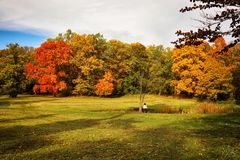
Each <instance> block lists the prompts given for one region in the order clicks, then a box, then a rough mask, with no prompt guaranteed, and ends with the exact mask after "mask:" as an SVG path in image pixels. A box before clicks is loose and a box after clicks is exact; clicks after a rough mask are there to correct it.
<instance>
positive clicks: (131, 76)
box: [123, 43, 149, 112]
mask: <svg viewBox="0 0 240 160" xmlns="http://www.w3.org/2000/svg"><path fill="white" fill-rule="evenodd" d="M148 78H149V61H148V54H147V51H146V47H145V46H144V45H142V44H141V43H132V44H131V58H130V72H128V75H127V76H126V78H125V79H124V85H123V87H124V90H125V93H129V92H130V93H139V94H140V101H139V104H140V105H139V112H142V106H143V103H144V96H145V93H146V92H147V86H148Z"/></svg>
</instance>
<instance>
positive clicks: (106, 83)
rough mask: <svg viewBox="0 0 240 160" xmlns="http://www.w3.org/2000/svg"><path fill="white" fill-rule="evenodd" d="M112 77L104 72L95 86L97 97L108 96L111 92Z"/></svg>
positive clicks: (109, 73)
mask: <svg viewBox="0 0 240 160" xmlns="http://www.w3.org/2000/svg"><path fill="white" fill-rule="evenodd" d="M112 82H113V77H112V74H111V72H105V74H104V76H103V79H100V80H99V81H98V84H97V85H96V94H97V95H99V96H109V95H111V94H112V92H113V89H114V87H113V83H112Z"/></svg>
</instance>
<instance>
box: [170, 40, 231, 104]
mask: <svg viewBox="0 0 240 160" xmlns="http://www.w3.org/2000/svg"><path fill="white" fill-rule="evenodd" d="M219 42H221V40H219V39H216V40H215V45H213V46H209V45H208V44H207V43H202V44H201V45H199V46H184V47H181V48H179V49H175V51H174V54H173V67H172V70H173V72H174V73H175V75H176V80H173V85H174V87H175V90H176V93H177V94H186V95H189V96H195V97H199V98H208V99H211V100H222V99H227V98H228V97H229V95H230V94H231V93H232V91H233V86H232V84H231V82H232V73H231V71H232V68H233V66H232V65H230V63H228V62H227V61H225V60H226V59H225V58H224V55H225V54H226V55H228V57H229V59H228V60H230V59H232V57H231V56H230V55H229V53H228V52H227V53H222V54H223V56H221V57H219V56H218V55H219V54H218V51H219V50H221V47H220V48H219V45H220V44H219ZM222 47H224V46H222Z"/></svg>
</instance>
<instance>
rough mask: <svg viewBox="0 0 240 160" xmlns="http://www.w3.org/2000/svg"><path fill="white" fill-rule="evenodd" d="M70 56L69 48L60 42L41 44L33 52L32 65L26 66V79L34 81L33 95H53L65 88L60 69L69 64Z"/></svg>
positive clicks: (63, 74)
mask: <svg viewBox="0 0 240 160" xmlns="http://www.w3.org/2000/svg"><path fill="white" fill-rule="evenodd" d="M71 56H72V50H71V49H70V47H69V46H68V45H67V44H66V43H65V42H62V41H51V42H50V41H49V42H44V43H43V44H41V46H40V47H39V48H37V49H36V50H35V52H34V63H29V64H27V65H26V68H27V78H28V79H35V80H36V81H37V84H36V85H35V86H34V87H33V91H34V93H35V94H36V93H38V92H40V93H53V94H54V95H56V94H57V93H58V92H59V91H62V90H64V89H66V88H67V84H66V83H65V82H64V80H63V78H64V77H65V76H66V74H65V72H64V71H62V67H63V66H64V65H66V64H68V63H69V59H70V58H71Z"/></svg>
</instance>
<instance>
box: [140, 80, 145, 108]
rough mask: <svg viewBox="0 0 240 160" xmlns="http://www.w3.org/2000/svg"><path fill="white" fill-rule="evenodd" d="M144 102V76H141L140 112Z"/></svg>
mask: <svg viewBox="0 0 240 160" xmlns="http://www.w3.org/2000/svg"><path fill="white" fill-rule="evenodd" d="M143 102H144V94H143V77H140V99H139V112H142V107H143Z"/></svg>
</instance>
